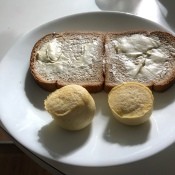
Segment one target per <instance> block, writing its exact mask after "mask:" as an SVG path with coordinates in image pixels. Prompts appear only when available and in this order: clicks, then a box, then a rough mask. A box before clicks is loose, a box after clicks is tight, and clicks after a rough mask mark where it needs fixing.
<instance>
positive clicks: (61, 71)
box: [30, 32, 104, 92]
mask: <svg viewBox="0 0 175 175" xmlns="http://www.w3.org/2000/svg"><path fill="white" fill-rule="evenodd" d="M103 49H104V35H103V34H101V33H95V32H94V33H90V32H89V33H88V32H85V33H82V32H69V33H52V34H48V35H46V36H44V37H43V38H41V39H40V40H39V41H38V42H37V43H36V44H35V45H34V47H33V50H32V53H31V59H30V69H31V73H32V75H33V77H34V79H35V80H36V82H37V83H38V84H39V85H40V86H41V87H43V88H44V89H46V90H48V91H54V90H55V89H58V88H60V87H62V86H65V85H68V84H78V85H81V86H83V87H85V88H86V89H87V90H88V91H89V92H98V91H101V90H102V88H103V82H104V77H103V52H104V50H103Z"/></svg>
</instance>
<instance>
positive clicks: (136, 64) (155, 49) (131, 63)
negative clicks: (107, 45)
mask: <svg viewBox="0 0 175 175" xmlns="http://www.w3.org/2000/svg"><path fill="white" fill-rule="evenodd" d="M112 43H113V44H114V47H115V50H116V53H117V55H118V56H119V57H118V58H119V59H120V61H121V62H123V64H124V65H125V68H126V70H127V73H128V75H129V76H130V77H131V78H137V79H142V80H143V79H145V78H146V79H149V80H151V79H159V78H160V77H162V76H164V74H165V73H166V71H167V66H166V62H167V60H168V58H169V55H168V54H167V53H166V52H165V48H163V47H162V46H161V42H160V41H159V39H158V38H156V37H147V36H144V35H142V34H133V35H131V36H123V37H118V38H116V39H114V40H113V41H112ZM111 71H112V72H113V74H115V69H113V68H112V70H111ZM116 74H117V72H116Z"/></svg>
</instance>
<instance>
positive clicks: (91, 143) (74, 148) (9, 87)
mask: <svg viewBox="0 0 175 175" xmlns="http://www.w3.org/2000/svg"><path fill="white" fill-rule="evenodd" d="M137 29H145V30H157V29H158V30H165V29H163V27H161V26H159V25H157V24H155V23H153V22H151V21H148V20H145V19H142V18H139V17H136V16H133V15H129V14H124V13H112V12H111V13H110V12H94V13H85V14H77V15H73V16H68V17H64V18H61V19H57V20H54V21H52V22H49V23H47V24H44V25H42V26H40V27H38V28H36V29H34V30H32V31H31V32H29V33H27V34H25V35H24V36H23V37H21V38H20V39H19V40H18V41H17V43H16V44H15V45H14V46H13V47H12V48H11V49H10V51H9V52H8V53H7V55H6V56H5V57H4V59H3V60H2V61H1V64H0V82H1V85H0V97H1V98H0V117H1V121H2V123H3V125H4V126H5V128H6V129H7V130H8V131H9V133H10V134H11V135H12V136H13V137H14V138H15V139H16V140H17V141H18V142H19V143H21V144H22V145H23V146H25V147H26V148H28V149H29V150H31V151H33V152H34V153H37V154H39V155H41V156H44V157H47V158H49V159H52V160H54V161H58V162H63V163H67V164H73V165H84V166H96V167H97V166H109V165H118V164H124V163H128V162H133V161H136V160H139V159H142V158H145V157H147V156H150V155H152V154H154V153H156V152H158V151H160V150H162V149H164V148H165V147H167V146H168V145H170V144H171V143H172V142H173V141H174V140H175V124H174V123H175V117H174V116H172V115H173V113H174V108H175V96H174V92H175V86H173V87H172V88H170V89H169V90H168V91H166V92H165V93H159V94H158V93H155V106H154V111H153V114H152V118H151V120H150V122H148V123H146V124H144V125H141V126H138V127H127V126H124V125H122V124H120V123H118V122H117V121H116V120H114V119H113V117H112V115H111V112H110V110H109V107H108V105H107V94H105V93H103V92H102V93H98V94H94V95H93V97H94V99H95V101H96V105H97V112H96V116H95V119H94V120H93V122H92V124H91V126H89V127H87V128H86V129H84V130H82V131H79V132H68V131H65V130H62V129H60V128H58V127H57V126H56V125H55V124H54V122H53V121H52V119H51V117H50V115H49V114H48V113H47V112H46V111H45V110H44V108H43V100H44V99H45V98H46V96H47V95H48V92H46V91H44V90H42V89H40V88H39V87H38V86H37V85H36V84H35V82H34V81H33V79H32V77H31V75H30V72H29V70H28V68H29V59H30V53H31V50H32V47H33V45H34V43H35V42H36V41H37V40H38V39H39V38H41V37H42V36H43V35H45V34H47V33H50V32H60V31H75V30H78V31H83V30H86V31H90V30H93V31H95V30H97V31H126V30H137Z"/></svg>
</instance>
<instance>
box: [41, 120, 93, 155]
mask: <svg viewBox="0 0 175 175" xmlns="http://www.w3.org/2000/svg"><path fill="white" fill-rule="evenodd" d="M90 131H91V125H89V126H87V127H86V128H84V129H82V130H80V131H67V130H64V129H62V128H60V127H59V126H58V125H57V123H56V122H54V121H52V122H51V123H49V124H48V125H45V126H43V127H42V128H41V130H40V131H39V132H38V136H39V142H40V143H42V145H43V146H44V147H45V148H46V149H47V150H48V152H49V154H50V155H51V156H53V157H55V158H58V157H63V156H66V155H68V154H70V153H72V152H74V151H75V150H77V149H79V148H80V147H82V146H83V145H84V144H85V143H86V140H87V139H88V137H89V135H90Z"/></svg>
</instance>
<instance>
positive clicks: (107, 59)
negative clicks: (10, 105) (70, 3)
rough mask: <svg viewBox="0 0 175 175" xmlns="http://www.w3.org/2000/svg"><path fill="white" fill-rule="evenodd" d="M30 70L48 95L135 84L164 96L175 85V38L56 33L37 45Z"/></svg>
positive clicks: (156, 33)
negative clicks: (77, 88)
mask: <svg viewBox="0 0 175 175" xmlns="http://www.w3.org/2000/svg"><path fill="white" fill-rule="evenodd" d="M30 70H31V73H32V75H33V77H34V79H35V80H36V82H37V83H38V84H39V85H40V86H41V87H43V88H44V89H46V90H48V91H54V90H55V89H58V88H60V87H63V86H65V85H68V84H78V85H81V86H83V87H84V88H86V89H87V90H88V91H89V92H99V91H101V90H102V89H105V91H107V92H109V91H110V90H111V89H112V88H113V87H114V86H116V85H118V84H121V83H123V82H131V81H132V82H140V83H143V84H144V85H145V86H148V87H149V88H152V89H154V90H155V91H164V90H166V89H167V88H168V87H170V86H171V85H172V84H173V83H174V80H175V37H174V36H173V35H171V34H169V33H166V32H162V31H153V32H148V31H127V32H122V33H103V32H101V33H100V32H91V33H90V32H84V33H83V32H68V33H52V34H48V35H46V36H44V37H43V38H41V39H40V40H39V41H38V42H37V43H36V44H35V45H34V47H33V50H32V53H31V59H30Z"/></svg>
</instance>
